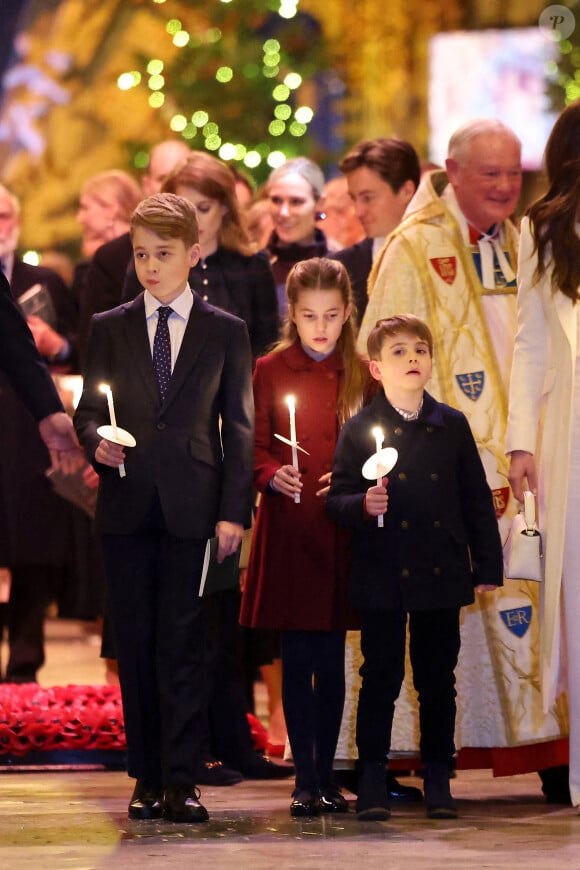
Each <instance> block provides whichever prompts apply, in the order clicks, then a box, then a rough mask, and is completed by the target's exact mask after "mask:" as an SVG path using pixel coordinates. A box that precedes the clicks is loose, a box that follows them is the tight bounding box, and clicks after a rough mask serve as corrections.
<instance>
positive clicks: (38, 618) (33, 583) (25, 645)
mask: <svg viewBox="0 0 580 870" xmlns="http://www.w3.org/2000/svg"><path fill="white" fill-rule="evenodd" d="M10 571H11V575H12V580H11V584H10V599H9V601H8V602H7V603H4V604H0V640H1V638H2V635H3V633H4V629H6V630H7V631H8V648H9V653H8V662H7V665H6V669H5V677H4V679H5V681H6V682H7V683H32V682H36V674H37V671H38V670H39V668H41V667H42V665H43V664H44V618H45V614H46V608H47V606H48V604H49V601H50V598H51V593H52V591H53V579H54V576H53V575H54V573H55V569H54V568H52V567H51V566H50V565H15V566H12V567H11V568H10Z"/></svg>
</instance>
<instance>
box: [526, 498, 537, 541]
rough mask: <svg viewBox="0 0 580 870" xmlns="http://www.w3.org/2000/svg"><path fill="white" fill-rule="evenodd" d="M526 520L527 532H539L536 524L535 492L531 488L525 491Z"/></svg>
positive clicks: (530, 533)
mask: <svg viewBox="0 0 580 870" xmlns="http://www.w3.org/2000/svg"><path fill="white" fill-rule="evenodd" d="M523 513H524V522H525V524H526V534H527V535H533V534H534V533H535V532H537V530H538V528H537V526H536V499H535V498H534V493H533V492H530V490H529V489H528V490H526V491H525V492H524V512H523Z"/></svg>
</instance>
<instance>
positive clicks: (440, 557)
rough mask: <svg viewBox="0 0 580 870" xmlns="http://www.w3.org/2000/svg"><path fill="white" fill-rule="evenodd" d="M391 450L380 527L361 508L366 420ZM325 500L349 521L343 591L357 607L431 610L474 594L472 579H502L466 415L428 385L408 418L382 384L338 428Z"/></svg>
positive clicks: (369, 444)
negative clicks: (394, 453) (416, 413)
mask: <svg viewBox="0 0 580 870" xmlns="http://www.w3.org/2000/svg"><path fill="white" fill-rule="evenodd" d="M375 426H380V427H381V428H382V430H383V433H384V435H385V441H384V445H383V446H384V447H395V448H396V449H397V450H398V452H399V457H398V460H397V464H396V465H395V467H394V468H393V470H392V471H391V472H390V474H389V475H388V485H387V493H388V495H389V506H388V510H387V512H386V514H385V516H384V524H385V525H384V528H382V529H381V528H379V527H378V525H377V521H376V519H375V518H370V517H368V516H365V512H364V510H363V502H364V495H365V493H366V491H367V489H368V488H369V487H370V486H372V485H373V482H372V481H369V480H365V479H364V478H363V476H362V466H363V464H364V462H365V460H366V459H368V457H369V456H371V455H372V454H373V453H374V452H375V440H374V437H373V435H372V430H373V428H374V427H375ZM327 510H328V513H329V515H330V517H331V518H332V519H333V520H335V522H337V523H339V524H342V525H346V526H348V527H350V528H352V529H353V535H352V573H351V597H352V601H353V604H354V605H355V607H357V608H360V609H365V610H370V609H379V610H391V609H399V608H401V607H402V608H403V609H404V610H409V611H410V610H437V609H440V608H446V607H461V606H462V605H464V604H470V603H471V602H472V601H473V600H474V592H473V587H474V586H476V585H477V584H479V583H486V584H487V583H489V584H495V585H497V586H501V585H502V583H503V559H502V549H501V543H500V537H499V531H498V527H497V519H496V516H495V510H494V506H493V499H492V495H491V491H490V489H489V486H488V484H487V481H486V478H485V472H484V470H483V466H482V463H481V459H480V458H479V454H478V452H477V447H476V445H475V441H474V439H473V435H472V434H471V430H470V428H469V424H468V422H467V420H466V418H465V416H464V415H463V414H462V413H461V412H460V411H456V410H455V409H453V408H450V407H449V406H448V405H444V404H442V403H440V402H437V401H436V400H435V399H433V398H432V397H431V396H429V395H428V394H427V393H425V399H424V402H423V408H422V410H421V414H420V417H419V420H417V421H416V422H406V421H405V420H403V418H402V417H401V415H400V414H398V413H397V412H396V411H395V410H394V408H393V407H392V406H391V405H390V403H389V402H388V401H387V399H386V397H385V394H384V392H383V390H381V392H380V393H379V394H378V395H377V396H376V397H375V398H374V399H373V401H372V402H371V403H370V405H368V406H367V407H366V408H363V410H362V411H361V412H360V413H359V414H357V415H356V416H355V417H353V418H351V419H350V420H349V421H348V422H347V423H346V424H345V425H344V427H343V429H342V431H341V434H340V436H339V440H338V444H337V448H336V454H335V458H334V468H333V472H332V483H331V487H330V492H329V495H328V500H327Z"/></svg>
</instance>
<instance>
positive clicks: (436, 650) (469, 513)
mask: <svg viewBox="0 0 580 870" xmlns="http://www.w3.org/2000/svg"><path fill="white" fill-rule="evenodd" d="M368 353H369V357H370V360H371V362H370V371H371V374H372V375H373V377H374V378H376V379H377V380H378V381H380V382H381V384H382V386H383V389H382V390H381V391H380V392H379V393H378V394H377V396H376V397H375V398H374V399H373V401H372V402H371V403H370V405H368V406H367V407H366V408H364V409H363V410H362V411H361V412H360V413H359V414H357V415H356V416H355V417H352V418H351V419H350V420H349V421H348V422H347V423H346V424H345V425H344V427H343V429H342V431H341V434H340V436H339V440H338V444H337V448H336V454H335V460H334V469H333V472H332V482H331V487H330V492H329V495H328V501H327V510H328V513H329V515H330V516H331V518H332V519H334V520H335V521H336V522H337V523H340V524H342V525H345V526H348V527H350V528H351V529H352V531H353V535H352V567H351V600H352V602H353V604H354V606H355V607H356V609H357V610H358V612H359V616H360V621H361V648H362V653H363V657H364V664H363V666H362V668H361V676H362V685H361V690H360V695H359V704H358V714H357V731H356V740H357V747H358V753H359V766H360V777H359V795H358V800H357V814H358V817H359V818H360V819H362V820H369V819H375V820H376V819H387V818H388V817H389V814H390V811H389V799H388V792H387V787H386V778H385V765H386V762H387V756H388V752H389V748H390V739H391V728H392V722H393V712H394V706H395V701H396V700H397V697H398V695H399V691H400V688H401V684H402V682H403V677H404V669H405V636H406V625H407V617H408V618H409V632H410V658H411V664H412V667H413V680H414V685H415V688H416V690H417V692H418V695H419V722H420V730H421V742H420V747H421V758H422V761H423V765H424V770H425V801H426V805H427V814H428V816H429V817H430V818H453V817H455V816H456V815H457V808H456V805H455V802H454V800H453V798H452V796H451V792H450V789H449V767H450V762H451V759H452V756H453V754H454V752H455V746H454V731H455V675H454V670H455V666H456V664H457V657H458V654H459V645H460V636H459V612H460V608H461V607H462V606H463V605H466V604H471V603H472V602H473V601H474V589H475V591H477V592H483V591H490V590H493V589H495V588H496V587H497V586H500V585H501V584H502V583H503V579H502V578H503V566H502V550H501V543H500V537H499V532H498V528H497V521H496V517H495V511H494V507H493V500H492V495H491V492H490V489H489V487H488V485H487V482H486V479H485V473H484V469H483V466H482V463H481V460H480V458H479V454H478V452H477V448H476V445H475V441H474V439H473V436H472V434H471V430H470V428H469V424H468V422H467V420H466V418H465V416H464V415H463V414H462V413H460V412H459V411H456V410H454V409H453V408H450V407H449V406H448V405H444V404H442V403H440V402H437V401H436V400H435V399H433V398H432V397H431V396H430V395H429V394H428V393H427V392H425V390H424V388H425V385H426V383H427V381H428V380H429V378H430V376H431V368H432V354H433V338H432V335H431V332H430V330H429V328H428V326H427V325H426V324H425V323H423V322H422V321H421V320H419V319H418V318H417V317H414V316H413V315H410V314H408V315H407V314H406V315H397V316H394V317H390V318H388V319H385V320H381V321H379V322H378V324H377V326H376V327H375V329H374V330H373V331H372V332H371V333H370V335H369V339H368ZM375 427H380V428H381V429H382V432H383V435H384V438H385V440H384V447H395V448H396V450H397V451H398V460H397V463H396V465H395V466H394V468H393V470H392V471H391V472H390V474H389V477H388V480H387V479H386V478H385V479H383V483H382V485H381V486H378V485H374V486H370V487H369V485H368V481H366V480H365V478H364V477H363V476H362V466H363V464H364V462H365V460H366V459H368V457H369V456H370V455H371V454H373V453H374V451H375V435H374V433H373V429H374V428H375ZM381 515H384V527H383V528H381V527H380V526H379V525H378V520H377V518H378V517H379V516H381Z"/></svg>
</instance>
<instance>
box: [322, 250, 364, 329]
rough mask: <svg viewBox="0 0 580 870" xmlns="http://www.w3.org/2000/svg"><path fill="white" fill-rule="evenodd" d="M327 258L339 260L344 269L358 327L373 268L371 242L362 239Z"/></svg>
mask: <svg viewBox="0 0 580 870" xmlns="http://www.w3.org/2000/svg"><path fill="white" fill-rule="evenodd" d="M328 256H329V258H330V259H331V260H339V261H340V262H341V263H342V264H343V266H345V267H346V270H347V272H348V274H349V277H350V283H351V286H352V296H353V299H354V302H355V305H356V324H357V326H358V327H360V325H361V323H362V319H363V315H364V313H365V311H366V307H367V302H368V299H369V297H368V293H367V282H368V279H369V275H370V272H371V269H372V266H373V240H372V239H369V238H366V239H363V240H362V242H357V243H356V244H355V245H351V246H350V247H349V248H343V249H342V250H341V251H333V252H332V253H331V254H328Z"/></svg>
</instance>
